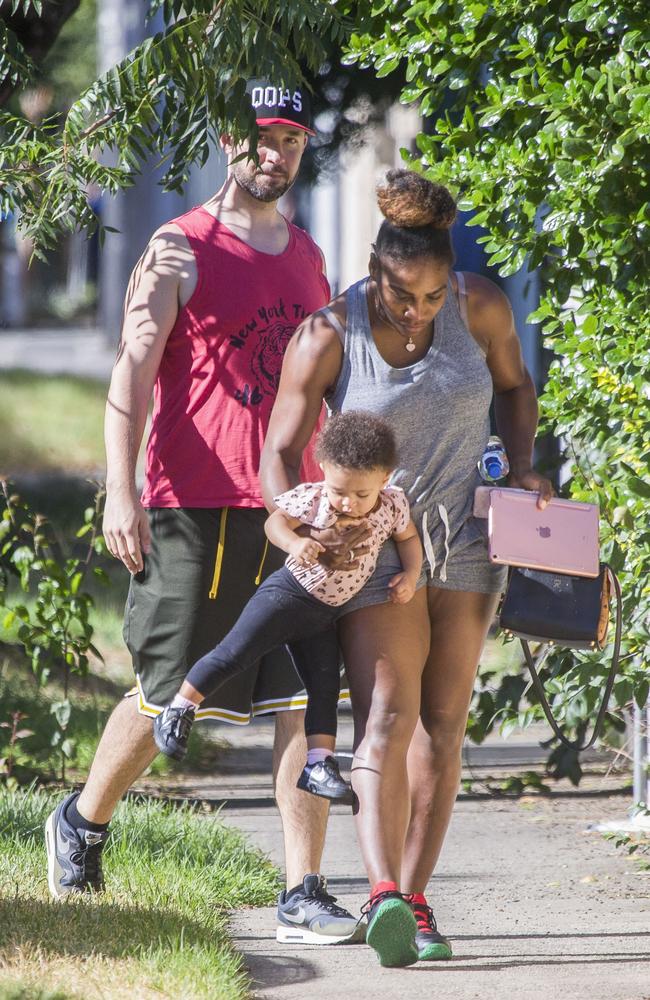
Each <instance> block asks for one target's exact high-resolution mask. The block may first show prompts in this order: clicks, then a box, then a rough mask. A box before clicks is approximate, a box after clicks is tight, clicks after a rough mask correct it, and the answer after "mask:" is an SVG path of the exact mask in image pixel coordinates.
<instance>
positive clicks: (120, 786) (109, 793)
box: [77, 697, 158, 824]
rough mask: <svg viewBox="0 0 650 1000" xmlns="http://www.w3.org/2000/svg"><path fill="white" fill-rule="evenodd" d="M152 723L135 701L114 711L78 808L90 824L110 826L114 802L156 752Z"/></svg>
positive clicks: (124, 702) (123, 703)
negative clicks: (141, 712)
mask: <svg viewBox="0 0 650 1000" xmlns="http://www.w3.org/2000/svg"><path fill="white" fill-rule="evenodd" d="M152 726H153V720H152V719H149V718H147V717H146V716H145V715H140V713H139V712H138V699H137V698H136V697H133V698H124V699H123V700H122V701H121V702H120V703H119V705H117V707H116V708H115V709H114V711H113V714H112V715H111V717H110V718H109V720H108V722H107V723H106V728H105V729H104V732H103V734H102V738H101V740H100V741H99V745H98V747H97V750H96V752H95V757H94V759H93V762H92V765H91V768H90V772H89V774H88V779H87V781H86V784H85V786H84V788H83V791H82V792H81V794H80V796H79V798H78V800H77V809H78V810H79V812H80V813H81V815H82V816H83V817H85V819H88V820H90V821H91V822H92V823H102V824H103V823H109V822H110V820H111V816H112V815H113V812H114V811H115V807H116V805H117V803H118V802H119V801H120V799H121V798H122V796H123V795H124V793H125V792H127V791H128V789H129V788H130V787H131V785H132V784H133V782H134V781H136V780H137V779H138V778H139V777H140V775H141V774H142V773H143V771H145V770H146V769H147V768H148V767H149V764H151V762H152V760H153V759H154V757H155V756H156V754H157V753H158V748H157V747H156V745H155V743H154V741H153V737H152V735H151V731H152Z"/></svg>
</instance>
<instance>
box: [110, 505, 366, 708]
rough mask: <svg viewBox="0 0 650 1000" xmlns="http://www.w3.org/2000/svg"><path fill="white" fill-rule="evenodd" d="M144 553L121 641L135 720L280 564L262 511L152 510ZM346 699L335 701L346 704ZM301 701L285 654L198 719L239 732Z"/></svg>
mask: <svg viewBox="0 0 650 1000" xmlns="http://www.w3.org/2000/svg"><path fill="white" fill-rule="evenodd" d="M148 514H149V523H150V525H151V537H152V541H151V552H150V554H149V555H147V556H145V564H144V569H143V571H142V572H141V573H139V574H137V576H134V577H132V579H131V585H130V588H129V594H128V597H127V602H126V611H125V617H124V639H125V642H126V644H127V646H128V648H129V651H130V653H131V657H132V660H133V669H134V671H135V675H136V683H137V689H133V692H129V693H133V694H137V697H138V702H139V704H138V708H139V711H140V712H141V713H142V714H144V715H149V716H155V715H157V714H158V712H159V711H160V710H161V709H162V707H163V706H164V705H166V704H168V702H170V701H171V699H172V698H173V696H174V695H175V694H176V692H177V691H178V688H179V687H180V685H181V683H182V681H183V680H184V678H185V675H186V673H187V671H188V670H189V668H190V667H191V666H192V665H193V664H194V663H195V661H196V660H198V659H199V657H201V656H203V655H204V654H205V653H207V652H208V650H210V649H212V648H213V647H214V646H216V645H217V643H219V642H220V641H221V640H222V639H223V638H224V636H225V635H226V634H227V633H228V632H229V631H230V629H231V628H232V626H233V625H234V624H235V622H236V621H237V619H238V617H239V615H240V614H241V611H242V610H243V608H244V605H245V604H246V602H247V601H248V599H249V598H250V597H251V596H252V595H253V593H254V592H255V590H256V589H257V587H258V585H259V584H260V583H261V581H262V580H263V579H265V578H266V577H267V576H268V575H269V574H270V573H273V572H274V571H275V570H276V569H279V568H280V566H282V564H283V563H284V560H285V558H286V557H285V555H284V553H283V552H281V551H280V550H279V549H276V548H275V547H274V546H272V545H267V541H266V536H265V534H264V522H265V520H266V518H267V516H268V515H267V513H266V511H265V510H263V509H260V508H237V507H227V508H223V509H220V510H215V509H186V508H180V509H179V508H160V507H158V508H154V509H151V510H150V511H148ZM346 694H347V692H342V695H343V696H344V697H345V695H346ZM306 704H307V697H306V694H305V691H304V688H303V686H302V682H301V681H300V679H299V677H298V675H297V673H296V671H295V668H294V666H293V663H292V661H291V657H290V656H289V654H288V652H287V651H286V649H285V648H284V647H281V648H279V649H276V650H274V651H273V652H272V653H270V654H269V655H268V656H265V657H264V659H263V660H261V661H260V662H259V663H258V664H256V665H255V666H254V667H253V668H251V669H250V670H249V671H247V672H246V673H243V674H240V675H238V676H237V677H234V678H233V679H232V680H229V681H228V682H227V683H225V684H224V685H222V686H221V687H220V688H219V690H218V691H217V692H216V693H215V694H214V695H212V697H210V698H207V699H206V700H205V701H204V702H203V704H202V706H201V708H200V709H199V710H198V712H197V718H203V719H215V720H219V721H223V722H231V723H234V724H236V725H245V724H246V723H247V722H250V720H251V718H252V716H254V715H262V714H264V713H268V712H279V711H287V710H290V709H303V708H305V706H306Z"/></svg>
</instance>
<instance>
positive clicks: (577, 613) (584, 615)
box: [499, 563, 622, 750]
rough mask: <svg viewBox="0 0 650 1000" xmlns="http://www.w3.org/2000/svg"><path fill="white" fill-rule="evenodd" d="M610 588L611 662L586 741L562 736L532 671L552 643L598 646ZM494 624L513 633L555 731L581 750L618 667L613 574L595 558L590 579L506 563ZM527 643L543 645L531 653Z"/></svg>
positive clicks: (597, 726)
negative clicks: (596, 563)
mask: <svg viewBox="0 0 650 1000" xmlns="http://www.w3.org/2000/svg"><path fill="white" fill-rule="evenodd" d="M612 591H613V592H614V594H615V595H616V626H615V631H614V645H613V651H612V662H611V667H610V670H609V674H608V677H607V683H606V684H605V691H604V693H603V700H602V702H601V705H600V708H599V710H598V715H597V716H596V722H595V725H594V729H593V732H592V734H591V736H590V738H589V740H587V741H585V742H584V743H580V741H578V740H569V739H567V737H566V736H565V735H564V733H563V732H562V730H561V729H560V727H559V726H558V724H557V722H556V721H555V719H554V718H553V713H552V711H551V707H550V705H549V703H548V699H547V697H546V694H545V692H544V685H543V684H542V682H541V680H540V678H539V674H538V670H539V668H540V666H541V664H542V662H543V660H544V659H545V657H546V655H547V653H548V651H549V649H550V648H551V647H553V646H554V645H558V646H568V647H570V648H571V649H592V650H595V649H604V647H605V644H606V641H607V630H608V625H609V605H610V598H611V594H612ZM499 625H500V626H501V628H502V629H503V630H504V632H505V633H506V635H514V636H517V637H518V638H519V640H520V642H521V645H522V648H523V651H524V656H525V658H526V663H527V664H528V667H529V669H530V673H531V676H532V680H533V685H534V687H535V691H536V692H537V695H538V697H539V700H540V702H541V705H542V708H543V709H544V714H545V715H546V718H547V719H548V721H549V723H550V725H551V728H552V729H553V732H554V733H555V735H556V736H557V737H558V738H559V739H560V740H561V741H562V743H564V745H565V746H567V747H570V748H571V749H572V750H587V749H588V748H589V747H590V746H592V745H593V744H594V743H595V741H596V739H597V737H598V736H599V734H600V731H601V728H602V724H603V720H604V718H605V712H606V711H607V706H608V704H609V699H610V695H611V693H612V688H613V686H614V680H615V677H616V671H617V669H618V658H619V651H620V647H621V628H622V618H621V587H620V584H619V582H618V578H617V576H616V574H615V573H614V572H613V570H612V569H611V567H610V566H608V565H607V564H606V563H601V565H600V573H599V575H598V576H597V577H596V578H595V579H587V578H586V577H581V576H569V575H567V574H565V573H549V572H546V571H542V570H537V569H526V568H521V567H518V566H512V567H511V568H510V575H509V578H508V587H507V589H506V593H505V595H504V598H503V603H502V605H501V611H500V615H499ZM530 642H540V643H544V644H545V647H544V649H542V651H541V652H540V653H538V655H537V656H536V657H533V654H532V652H531V649H530V645H529V643H530Z"/></svg>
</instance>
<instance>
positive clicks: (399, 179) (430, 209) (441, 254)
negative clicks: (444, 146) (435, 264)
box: [375, 170, 456, 267]
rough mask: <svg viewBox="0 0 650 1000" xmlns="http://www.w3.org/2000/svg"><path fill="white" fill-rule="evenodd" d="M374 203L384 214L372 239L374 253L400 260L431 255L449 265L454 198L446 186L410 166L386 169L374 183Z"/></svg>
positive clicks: (404, 260) (452, 256) (454, 214)
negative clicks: (416, 171) (417, 172)
mask: <svg viewBox="0 0 650 1000" xmlns="http://www.w3.org/2000/svg"><path fill="white" fill-rule="evenodd" d="M377 204H378V205H379V208H380V210H381V213H382V215H383V216H384V221H383V222H382V224H381V227H380V229H379V233H378V234H377V239H376V240H375V253H376V254H377V257H379V258H380V259H381V258H382V257H390V258H391V259H392V260H395V261H398V262H399V263H405V262H406V261H409V260H414V259H415V258H417V257H432V258H433V259H434V260H436V261H439V262H440V263H443V264H447V265H448V266H449V267H451V265H452V264H453V263H454V251H453V247H452V243H451V236H450V234H449V229H450V227H451V226H452V225H453V223H454V220H455V219H456V202H455V201H454V199H453V198H452V196H451V194H450V193H449V191H448V190H447V188H446V187H443V186H442V184H433V183H432V182H431V181H429V180H427V179H426V177H422V175H421V174H416V173H415V172H414V171H413V170H389V171H388V173H387V174H386V179H385V181H384V182H383V183H382V184H379V185H378V186H377Z"/></svg>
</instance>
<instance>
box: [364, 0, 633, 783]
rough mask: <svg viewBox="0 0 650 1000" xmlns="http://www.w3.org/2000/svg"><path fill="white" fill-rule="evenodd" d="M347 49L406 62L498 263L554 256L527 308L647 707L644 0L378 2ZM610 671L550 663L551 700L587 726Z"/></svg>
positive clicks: (383, 68) (508, 714)
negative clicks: (594, 509) (597, 524)
mask: <svg viewBox="0 0 650 1000" xmlns="http://www.w3.org/2000/svg"><path fill="white" fill-rule="evenodd" d="M347 58H348V61H350V62H357V63H360V64H362V65H365V66H369V67H374V68H375V70H376V71H377V72H378V73H379V74H386V73H390V72H392V71H394V70H395V69H397V68H398V67H399V68H401V69H402V70H404V71H405V73H406V78H407V81H408V83H407V86H406V87H405V89H404V90H403V93H402V100H403V101H405V102H418V103H419V105H420V107H421V109H422V112H423V114H424V115H425V116H428V117H429V121H428V122H427V129H426V133H422V134H421V135H420V136H419V137H418V147H419V150H420V157H419V158H418V159H417V160H416V161H415V162H414V163H413V166H414V167H415V168H416V169H420V170H423V171H424V172H425V173H426V174H427V175H428V176H430V177H431V178H432V179H434V180H437V181H441V182H444V183H447V184H449V185H450V186H451V187H452V188H454V189H455V190H456V191H457V192H458V194H459V196H460V204H461V207H462V208H464V209H468V210H472V211H473V212H474V217H473V223H474V224H475V225H481V226H483V227H484V228H485V229H486V230H487V235H486V236H485V237H484V238H482V242H484V243H485V246H486V250H487V251H488V252H489V253H490V255H491V256H490V262H491V263H493V264H497V265H499V268H500V271H501V273H502V274H512V273H514V272H516V271H518V270H519V269H520V268H522V267H524V266H525V267H527V268H528V270H532V269H533V268H535V267H537V266H540V265H542V266H543V268H544V271H545V276H546V281H545V287H546V291H545V294H544V297H543V300H542V302H541V305H540V308H539V310H538V311H537V312H536V314H534V316H533V317H532V319H533V320H535V321H538V322H540V323H541V324H542V325H543V331H544V334H545V336H546V344H547V345H548V347H550V348H551V349H552V351H553V352H554V356H555V360H554V361H553V363H552V365H551V371H550V376H549V380H548V384H547V386H546V389H545V392H544V395H543V398H542V406H543V415H544V419H545V423H546V426H548V427H549V428H552V429H554V430H555V431H556V433H558V434H560V435H561V436H562V438H563V440H564V442H565V443H566V458H567V462H568V469H569V470H570V491H571V493H572V495H573V496H574V497H575V498H577V499H584V500H591V501H597V502H598V503H600V506H601V512H602V518H603V528H604V534H603V541H604V556H605V558H606V559H608V560H609V561H610V562H611V563H612V565H613V566H614V568H615V569H616V570H617V571H618V572H619V573H620V574H621V577H622V581H623V588H624V594H625V617H626V629H625V643H624V649H625V652H624V660H623V662H624V671H623V674H622V676H621V678H620V680H619V681H618V682H617V685H616V689H615V695H616V700H617V702H618V704H619V705H623V704H625V703H626V702H628V701H629V700H630V699H631V698H632V696H633V693H635V694H636V697H637V699H638V701H639V703H642V702H644V701H645V699H646V698H647V696H648V671H647V667H648V663H649V662H650V622H649V610H650V585H649V584H648V576H649V570H650V520H649V519H648V500H649V498H650V480H649V477H648V470H649V469H650V407H649V399H650V382H649V379H648V375H649V374H650V330H649V329H648V325H647V322H646V312H647V309H648V305H649V304H650V239H649V235H650V198H649V181H648V167H649V165H650V21H649V19H648V7H647V2H646V0H494V2H492V3H487V2H481V0H476V2H468V0H424V2H415V3H412V2H410V0H398V2H397V3H396V2H395V0H375V2H374V4H373V7H372V10H371V11H370V12H368V15H367V17H366V18H365V20H364V21H363V22H362V23H361V24H360V25H359V28H358V29H357V31H356V32H355V33H354V35H353V36H352V38H351V42H350V47H349V54H348V57H347ZM440 109H443V110H440ZM605 668H606V662H605V660H603V658H602V657H600V656H596V655H592V656H587V657H583V658H582V659H581V661H580V662H578V663H576V661H575V659H574V658H573V657H569V656H566V655H558V656H556V657H555V658H554V659H553V660H552V661H551V665H550V667H549V671H548V674H547V676H548V677H549V685H550V687H551V690H552V691H553V692H554V694H555V704H556V708H557V709H558V711H559V713H560V715H561V716H563V717H564V718H565V719H566V721H567V722H569V723H572V724H574V726H575V727H578V728H579V727H580V725H581V724H582V723H583V722H584V721H585V719H586V718H588V716H589V715H590V714H592V713H593V711H594V707H595V705H596V703H597V699H598V697H599V692H600V690H601V687H602V682H603V676H604V672H605ZM520 693H521V692H517V694H516V697H514V698H512V699H511V700H510V702H508V699H507V698H506V699H503V698H502V699H501V703H502V704H501V703H500V702H499V698H496V699H492V704H491V705H489V706H487V708H488V711H490V710H491V709H492V708H495V710H497V711H500V712H501V716H502V717H505V718H506V719H511V718H512V717H513V713H515V712H516V708H517V706H518V704H519V698H520ZM488 700H489V698H488ZM485 707H486V706H485V704H484V705H483V709H484V710H485ZM524 721H526V720H525V719H524ZM482 731H484V729H483V730H482ZM574 758H575V755H574ZM574 764H575V759H573V760H572V762H571V765H570V766H571V767H572V766H574ZM566 766H567V767H569V764H567V765H566Z"/></svg>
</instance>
